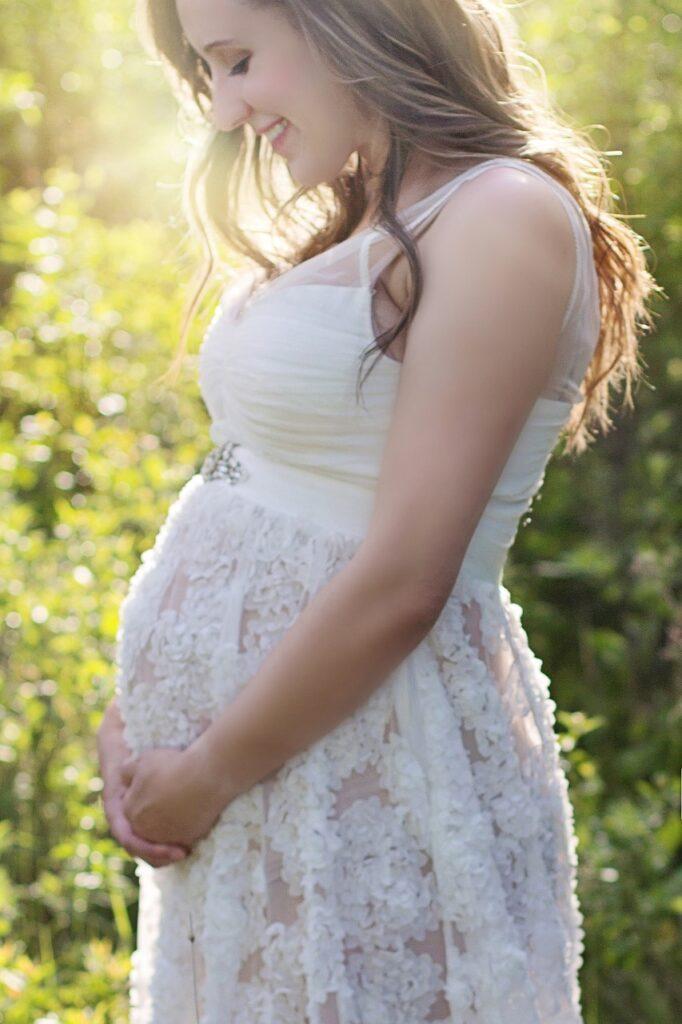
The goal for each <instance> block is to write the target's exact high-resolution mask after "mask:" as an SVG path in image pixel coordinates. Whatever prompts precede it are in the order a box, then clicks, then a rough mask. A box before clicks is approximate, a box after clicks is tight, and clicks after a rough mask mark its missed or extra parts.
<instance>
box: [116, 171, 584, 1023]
mask: <svg viewBox="0 0 682 1024" xmlns="http://www.w3.org/2000/svg"><path fill="white" fill-rule="evenodd" d="M500 164H508V165H511V166H516V167H519V166H520V167H522V168H525V169H526V170H527V171H528V172H529V173H531V174H535V175H539V176H540V178H541V179H542V180H544V181H545V182H546V183H547V185H548V187H550V188H552V189H553V190H554V193H555V195H557V196H558V198H559V200H560V201H561V203H562V204H563V207H564V209H565V211H566V214H567V216H568V217H569V218H570V221H571V224H572V226H573V231H574V238H575V242H576V246H575V253H576V269H575V283H574V287H573V293H572V296H571V298H570V301H569V304H568V306H567V309H566V315H565V317H564V324H563V328H562V333H561V339H560V343H559V346H558V349H557V359H556V366H555V368H554V373H553V376H552V378H551V380H550V382H549V384H548V386H547V388H546V390H545V392H544V393H543V394H542V396H541V397H540V398H539V399H538V401H537V403H536V405H535V406H534V408H533V410H532V412H531V414H530V416H529V418H528V420H527V422H526V424H525V426H524V428H523V430H522V432H521V434H520V436H519V438H518V441H517V443H516V445H515V447H514V449H513V451H512V453H511V455H510V457H509V459H508V461H507V464H506V465H505V467H504V470H503V471H502V473H501V475H500V478H499V480H498V482H497V484H496V486H495V489H494V493H493V494H492V496H491V498H490V501H489V503H488V505H487V507H486V509H485V511H484V513H483V515H482V517H481V520H480V522H479V524H478V526H477V528H476V531H475V533H474V535H473V537H472V540H471V543H470V545H469V548H468V550H467V553H466V557H465V559H464V562H463V565H462V568H461V571H460V573H459V576H458V578H457V582H456V584H455V586H454V588H453V590H452V592H451V594H450V596H449V599H448V601H447V603H446V604H445V606H444V608H443V610H442V613H441V615H440V616H439V618H438V620H437V622H436V623H435V625H434V626H433V628H432V629H431V631H430V632H429V634H428V635H427V637H426V638H425V639H424V640H423V641H422V642H421V643H420V644H419V646H418V647H417V648H416V649H415V650H414V651H413V652H412V653H411V654H410V656H409V657H408V658H407V659H405V660H404V662H403V663H402V664H401V665H400V667H399V668H398V669H397V670H396V671H395V672H394V673H393V674H392V675H391V676H390V677H389V678H388V679H387V680H386V681H385V683H383V684H382V685H381V686H380V687H379V688H378V689H377V690H375V692H374V693H373V695H372V696H371V698H370V699H369V700H368V701H367V702H366V703H365V704H364V705H363V706H362V707H361V708H360V709H359V710H357V711H356V712H355V713H354V714H353V715H352V716H350V717H349V718H347V719H346V720H345V721H343V722H342V723H341V724H340V725H339V726H338V727H337V728H335V729H334V730H333V731H331V732H330V733H328V734H327V735H326V736H324V737H323V738H322V739H320V740H319V741H318V742H316V743H315V744H314V745H312V746H311V747H309V748H308V749H307V750H305V751H303V752H301V753H300V754H298V755H297V756H295V757H293V758H292V759H290V760H289V761H288V762H287V763H286V764H284V765H283V766H282V767H281V769H279V770H278V771H277V772H276V773H273V774H272V775H270V776H269V777H268V778H267V779H266V780H264V781H262V782H261V783H259V784H257V785H255V786H253V787H252V788H251V789H250V790H249V791H247V792H245V793H243V794H241V795H240V796H239V797H238V798H237V799H236V800H234V801H233V802H232V803H231V804H230V805H229V806H228V807H227V808H226V809H225V810H224V812H223V813H222V815H221V817H220V818H219V819H218V821H217V823H216V825H215V827H214V828H213V830H212V831H211V833H210V834H209V835H207V836H206V837H204V838H203V839H202V840H201V841H200V842H199V843H197V844H196V846H195V848H194V850H193V852H192V854H191V855H190V856H189V857H188V858H187V859H186V860H184V861H181V862H179V863H177V864H171V865H168V866H165V867H162V868H156V869H155V868H152V867H151V866H149V865H148V864H147V863H146V862H145V861H142V860H138V862H137V876H138V878H139V884H140V894H139V915H138V928H137V948H136V950H135V952H134V954H133V967H132V974H131V991H130V1006H131V1024H196V1022H200V1024H427V1022H433V1021H447V1022H449V1024H502V1022H504V1024H580V1022H581V1020H582V1018H581V1012H580V995H579V988H578V981H577V972H578V968H579V966H580V963H581V958H582V948H583V942H582V939H583V932H582V927H581V921H582V915H581V913H580V910H579V906H578V901H577V897H576V892H575V886H576V878H575V872H576V838H575V834H574V830H573V815H572V808H571V805H570V802H569V799H568V795H567V784H566V778H565V775H564V772H563V769H562V764H561V761H560V756H559V747H558V743H557V740H556V736H555V733H554V709H555V704H554V701H553V700H552V699H551V697H550V694H549V679H548V678H547V676H546V675H545V674H544V673H543V671H542V663H541V661H540V660H539V659H538V658H537V657H535V656H534V654H533V652H532V650H531V648H530V646H529V643H528V639H527V636H526V633H525V631H524V628H523V625H522V620H521V608H520V607H519V606H518V605H517V604H515V603H514V602H513V601H512V599H511V596H510V593H509V591H508V590H507V589H506V588H505V587H504V585H503V583H502V573H503V568H504V563H505V559H506V556H507V553H508V550H509V548H510V546H511V544H512V541H513V539H514V536H515V533H516V529H517V526H518V522H519V520H520V518H521V516H522V515H523V514H524V513H525V512H526V511H527V510H528V508H529V506H530V504H531V501H532V498H533V496H534V494H535V493H536V492H537V490H538V489H539V487H540V485H541V483H542V481H543V479H544V471H545V466H546V463H547V462H548V460H549V457H550V455H551V452H552V450H553V448H554V446H555V444H556V441H557V439H558V434H559V431H560V429H561V427H562V425H563V424H564V423H565V421H566V419H567V417H568V414H569V412H570V410H571V406H572V404H573V403H574V402H576V401H579V400H580V398H581V393H580V382H581V380H582V377H583V375H584V372H585V369H586V367H587V365H588V362H589V360H590V357H591V355H592V352H593V349H594V345H595V343H596V340H597V337H598V331H599V305H598V294H597V280H596V274H595V269H594V264H593V259H592V248H591V240H590V236H589V229H588V227H587V224H586V222H585V221H584V219H583V217H582V213H581V211H580V209H579V207H578V206H577V204H576V203H575V201H574V200H573V198H572V197H571V196H570V194H569V193H568V192H567V191H566V190H565V189H564V188H563V187H562V186H561V185H559V184H558V183H557V182H556V181H554V179H552V178H551V177H550V176H549V175H548V174H546V173H545V172H543V171H541V170H539V169H537V168H536V167H534V166H533V165H529V164H527V163H526V162H524V161H521V160H516V159H507V158H494V159H490V160H487V161H485V163H484V164H480V165H478V166H477V167H474V168H472V169H470V170H469V171H467V172H465V173H463V174H460V175H459V176H458V177H457V178H456V179H455V178H453V180H451V181H449V182H447V183H446V184H445V185H444V186H442V187H441V188H439V189H438V190H436V191H435V192H433V193H432V194H431V195H430V196H428V197H427V198H426V199H424V200H422V201H420V202H419V203H417V204H415V205H414V206H412V207H409V208H408V209H407V210H404V211H401V214H400V216H401V218H402V220H403V223H404V224H406V225H407V226H409V227H410V228H411V229H413V230H414V229H416V228H418V227H419V228H423V227H425V226H426V224H427V223H428V222H429V221H430V219H431V218H432V217H433V216H434V215H435V214H436V213H437V212H438V210H439V209H441V208H442V206H443V204H444V203H445V202H446V201H447V200H448V198H449V197H450V196H451V195H453V193H454V192H455V190H456V189H458V188H460V187H462V186H464V185H465V183H466V182H467V181H469V180H471V179H472V178H474V177H476V176H477V175H478V174H480V173H485V171H486V169H487V168H488V167H489V166H491V165H500ZM396 252H397V249H396V247H395V242H394V240H393V239H391V238H390V236H388V234H387V233H386V232H385V231H383V229H381V228H369V229H368V230H366V231H364V232H362V233H360V234H357V235H354V236H352V237H351V238H349V239H347V240H346V241H345V242H342V243H340V244H339V245H337V246H334V247H333V248H332V249H331V250H328V251H326V252H324V253H321V254H320V255H319V256H316V257H314V258H313V259H312V260H307V261H306V262H305V263H303V264H301V265H299V266H297V267H295V268H293V269H292V270H290V271H288V272H287V273H286V274H284V275H283V276H282V277H280V278H278V279H277V280H276V281H274V282H270V283H269V284H267V285H266V286H264V287H261V288H258V287H256V284H257V282H256V279H255V278H253V277H251V276H249V275H247V276H246V277H244V278H240V279H239V281H238V282H237V284H236V285H235V286H234V287H232V288H229V289H227V291H226V292H225V293H224V295H223V297H222V299H221V301H220V303H219V305H218V307H217V309H216V311H215V315H214V317H213V320H212V322H211V324H210V326H209V328H208V331H207V333H206V335H205V338H204V340H203V342H202V346H201V352H200V358H199V379H200V386H201V391H202V395H203V398H204V401H205V403H206V406H207V408H208V411H209V414H210V417H211V428H210V433H211V439H212V440H213V442H214V444H215V446H216V448H215V449H214V451H213V452H212V453H211V454H210V455H209V456H208V458H207V460H206V462H205V463H204V465H203V467H202V471H201V472H199V473H197V474H196V475H194V476H192V477H191V479H190V480H189V481H188V482H187V483H186V484H185V486H184V487H183V488H182V490H181V491H180V494H179V496H178V498H177V499H176V501H175V502H174V504H173V505H172V506H171V508H170V511H169V513H168V516H167V519H166V521H165V522H164V524H163V525H162V527H161V529H160V530H159V533H158V536H157V537H156V540H155V543H154V545H153V547H152V548H151V549H150V550H148V551H145V552H144V554H143V556H142V561H141V564H140V566H139V568H138V570H137V571H136V573H135V575H134V576H133V579H132V581H131V585H130V588H129V591H128V594H127V595H126V598H125V600H124V603H123V605H122V608H121V617H120V628H119V633H118V637H117V658H116V692H117V696H118V700H119V704H120V707H121V712H122V714H123V717H124V721H125V738H126V740H127V742H128V744H129V745H130V747H131V748H132V750H133V751H134V752H135V753H140V752H142V751H143V750H145V749H148V748H151V747H156V746H175V747H184V746H186V745H187V744H189V743H191V742H192V740H194V739H195V738H196V737H197V736H198V735H199V733H200V732H201V731H202V730H203V729H204V728H205V727H206V726H207V724H208V723H209V722H210V720H211V719H212V717H213V716H215V715H217V714H218V713H219V711H220V710H221V708H223V707H224V706H225V704H226V703H227V702H229V701H230V700H232V699H233V697H234V696H235V694H236V693H237V692H238V691H239V690H240V688H241V687H242V686H245V685H247V684H248V681H249V679H250V678H251V677H252V676H253V675H254V674H255V673H256V672H257V670H258V667H259V665H260V664H261V662H262V661H263V660H264V658H265V657H266V655H267V654H268V652H269V651H270V650H271V649H272V648H273V647H275V646H276V645H277V643H278V642H279V641H280V639H281V638H282V637H283V635H284V633H285V632H286V631H287V629H289V627H290V626H291V625H292V623H293V622H294V621H295V619H296V617H297V616H298V615H299V613H300V612H301V610H302V609H303V608H304V607H305V605H306V603H307V602H308V601H309V600H310V599H311V597H313V596H314V595H315V593H316V591H318V590H319V589H320V588H321V587H322V586H323V585H324V584H325V583H326V582H327V581H328V580H329V579H330V577H331V576H333V575H334V574H335V573H337V572H339V571H340V570H341V569H342V568H343V567H344V566H345V565H347V564H348V562H349V561H350V560H351V559H352V558H353V555H354V553H355V552H356V550H357V549H358V546H359V545H360V543H361V542H362V538H363V536H364V533H365V531H366V528H367V525H368V523H369V520H370V517H371V512H372V500H373V489H374V486H375V484H376V480H377V477H378V473H379V467H380V462H381V452H382V447H383V444H384V442H385V439H386V435H387V431H388V428H389V424H390V419H391V410H392V406H393V402H394V399H395V395H396V389H397V384H398V379H399V374H400V362H399V361H398V360H397V359H396V358H394V357H392V356H388V357H381V358H380V359H379V360H378V362H377V364H376V365H375V366H374V368H373V369H372V372H371V373H370V374H369V376H368V377H367V379H366V381H365V383H364V386H363V391H362V396H361V400H360V402H359V403H358V401H357V397H356V390H355V386H356V378H357V370H358V359H359V356H360V354H361V352H362V351H363V350H364V349H365V348H366V347H367V346H368V344H369V343H370V342H371V338H372V337H373V332H377V330H378V329H379V328H383V327H384V326H386V325H387V324H388V323H390V322H392V314H393V313H394V312H395V311H394V310H392V311H391V318H389V319H387V315H388V312H389V310H388V305H387V303H388V298H387V295H386V293H385V290H382V281H381V278H380V275H381V273H382V270H383V269H384V268H385V267H386V266H387V265H388V263H389V262H390V260H391V258H392V257H393V256H395V254H396ZM382 320H383V322H382Z"/></svg>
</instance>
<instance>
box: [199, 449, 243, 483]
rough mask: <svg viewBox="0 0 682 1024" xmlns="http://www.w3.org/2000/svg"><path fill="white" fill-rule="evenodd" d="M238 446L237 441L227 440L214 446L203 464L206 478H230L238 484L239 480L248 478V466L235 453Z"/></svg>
mask: <svg viewBox="0 0 682 1024" xmlns="http://www.w3.org/2000/svg"><path fill="white" fill-rule="evenodd" d="M238 447H239V444H238V443H237V442H236V441H225V442H224V443H223V444H219V445H218V446H217V447H216V448H212V449H211V451H210V452H209V453H208V455H207V456H206V458H205V459H204V461H203V462H202V464H201V475H202V476H203V478H204V480H207V481H208V480H229V481H230V483H231V484H236V483H237V481H238V480H248V477H249V474H248V472H247V470H246V468H245V467H244V466H243V465H242V463H241V462H240V461H239V460H238V459H237V458H235V455H234V450H235V448H238Z"/></svg>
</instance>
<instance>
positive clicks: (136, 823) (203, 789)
mask: <svg viewBox="0 0 682 1024" xmlns="http://www.w3.org/2000/svg"><path fill="white" fill-rule="evenodd" d="M121 776H122V779H123V781H124V782H125V783H126V784H127V785H128V787H129V788H128V789H127V790H126V792H125V794H124V796H123V804H122V806H123V813H124V814H125V816H126V818H127V819H128V821H129V823H130V826H131V827H132V828H133V829H134V831H135V832H136V833H137V835H140V836H142V837H143V838H144V839H147V840H149V841H151V842H157V843H176V844H177V843H180V844H183V845H187V846H191V845H192V844H194V843H196V842H197V840H199V839H203V837H204V836H206V835H207V834H208V833H209V832H210V831H211V828H212V827H213V825H214V824H215V822H216V820H217V818H218V817H219V815H220V813H221V811H222V810H223V809H224V807H225V806H226V803H225V801H224V799H223V797H222V796H221V794H220V793H219V791H218V789H217V787H216V786H215V785H214V784H212V776H211V771H210V763H209V761H208V758H207V756H206V753H205V750H204V746H203V745H202V744H201V743H199V742H195V743H193V744H191V745H190V746H189V747H186V748H185V749H184V750H178V749H176V748H174V747H156V748H154V749H153V750H147V751H144V752H143V753H142V754H141V755H140V756H139V757H131V758H128V760H127V761H125V762H124V764H123V765H122V768H121Z"/></svg>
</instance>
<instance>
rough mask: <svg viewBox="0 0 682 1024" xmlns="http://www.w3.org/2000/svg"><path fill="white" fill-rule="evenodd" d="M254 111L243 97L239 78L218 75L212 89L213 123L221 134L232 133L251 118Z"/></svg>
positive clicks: (214, 79)
mask: <svg viewBox="0 0 682 1024" xmlns="http://www.w3.org/2000/svg"><path fill="white" fill-rule="evenodd" d="M251 114H252V109H251V107H250V106H249V104H248V103H247V102H246V100H245V99H244V97H243V95H242V88H241V86H240V84H239V78H237V77H235V76H230V77H228V76H227V75H217V76H215V77H214V78H213V81H212V89H211V121H212V123H213V127H214V128H215V129H216V131H219V132H230V131H233V130H234V129H235V128H238V127H239V126H240V125H241V124H243V123H244V121H248V120H249V118H250V117H251Z"/></svg>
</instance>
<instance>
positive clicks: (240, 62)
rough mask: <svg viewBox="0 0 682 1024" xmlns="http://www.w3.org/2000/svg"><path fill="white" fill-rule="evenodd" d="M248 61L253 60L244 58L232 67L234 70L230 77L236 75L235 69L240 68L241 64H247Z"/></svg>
mask: <svg viewBox="0 0 682 1024" xmlns="http://www.w3.org/2000/svg"><path fill="white" fill-rule="evenodd" d="M248 60H251V58H250V57H242V59H241V60H240V61H237V63H236V64H235V65H234V66H233V67H232V69H231V71H230V75H233V74H234V71H235V68H238V67H239V66H240V64H245V63H246V61H248ZM239 74H242V72H241V71H240V72H239Z"/></svg>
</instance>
